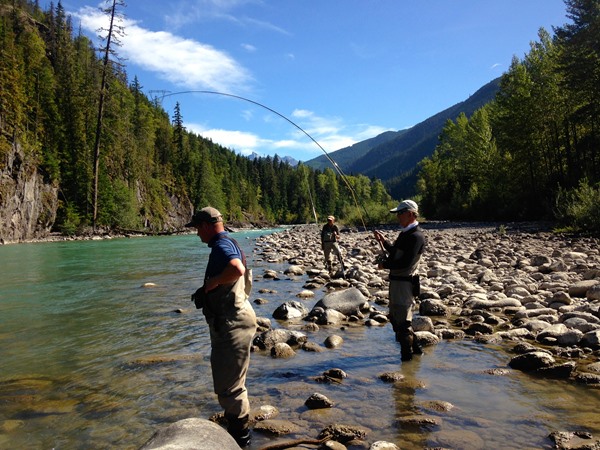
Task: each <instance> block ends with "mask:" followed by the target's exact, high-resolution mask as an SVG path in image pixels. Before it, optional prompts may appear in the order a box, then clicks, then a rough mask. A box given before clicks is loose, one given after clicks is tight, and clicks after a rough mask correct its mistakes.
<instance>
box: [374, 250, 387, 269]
mask: <svg viewBox="0 0 600 450" xmlns="http://www.w3.org/2000/svg"><path fill="white" fill-rule="evenodd" d="M387 259H388V255H387V253H385V252H382V253H380V254H379V255H377V257H376V258H375V262H374V263H375V265H377V266H378V265H379V264H383V263H384V262H386V261H387Z"/></svg>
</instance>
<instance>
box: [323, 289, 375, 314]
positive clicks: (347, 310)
mask: <svg viewBox="0 0 600 450" xmlns="http://www.w3.org/2000/svg"><path fill="white" fill-rule="evenodd" d="M368 306H369V304H368V301H367V299H366V297H365V296H364V295H363V294H362V292H360V291H359V290H358V289H357V288H355V287H351V288H349V289H343V290H340V291H332V292H329V293H328V294H326V295H325V297H323V298H322V299H321V300H319V301H318V302H317V304H316V305H315V306H314V307H313V310H314V309H315V308H323V309H334V310H336V311H338V312H341V313H342V314H344V315H346V316H352V315H360V314H361V310H364V309H366V308H368Z"/></svg>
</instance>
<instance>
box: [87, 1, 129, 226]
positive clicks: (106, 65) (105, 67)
mask: <svg viewBox="0 0 600 450" xmlns="http://www.w3.org/2000/svg"><path fill="white" fill-rule="evenodd" d="M106 1H107V4H109V3H112V5H111V6H110V7H107V8H105V9H103V10H102V11H103V12H104V13H105V14H106V15H107V16H108V17H109V18H110V21H109V26H108V29H104V28H100V29H99V30H98V31H99V33H102V32H105V33H106V35H105V36H102V35H101V36H100V38H101V39H102V40H104V41H106V45H105V46H104V48H102V49H101V50H102V51H103V52H104V58H103V62H102V81H101V83H100V96H99V100H98V118H97V122H96V139H95V142H94V193H93V195H94V198H93V207H94V215H93V219H92V226H93V228H94V231H96V222H97V219H98V178H99V174H100V137H101V134H102V115H103V112H104V99H105V96H106V85H107V77H108V74H109V72H110V70H111V59H110V56H111V55H116V53H115V52H114V50H113V46H115V45H116V46H120V45H121V42H120V41H119V37H121V36H123V35H124V29H123V26H122V25H118V24H117V20H118V19H120V18H121V16H120V15H119V13H118V11H117V7H119V6H120V7H123V8H124V7H125V2H124V1H123V0H106Z"/></svg>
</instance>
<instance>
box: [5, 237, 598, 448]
mask: <svg viewBox="0 0 600 450" xmlns="http://www.w3.org/2000/svg"><path fill="white" fill-rule="evenodd" d="M261 234H265V231H248V232H239V233H236V234H235V237H236V239H237V240H238V241H239V242H240V243H241V244H242V246H243V247H244V248H245V250H246V252H247V254H248V258H249V262H250V265H251V266H252V267H253V269H254V275H255V280H256V281H255V284H254V292H253V294H252V298H251V300H254V299H255V298H257V297H259V296H260V297H262V298H264V299H266V300H268V303H266V304H263V305H255V310H256V312H257V315H259V316H264V317H269V318H270V317H271V314H272V312H273V310H274V309H275V308H276V307H277V306H278V305H279V304H281V303H282V302H283V301H287V300H296V299H297V298H296V297H295V295H296V294H297V293H298V292H300V291H301V290H303V288H302V286H303V284H304V281H305V280H301V279H297V280H289V279H286V278H285V276H283V275H282V276H281V278H282V279H281V280H279V281H275V280H265V279H263V278H262V277H261V276H260V275H261V274H262V272H263V270H264V269H265V268H267V267H268V268H273V269H276V270H279V271H283V269H285V267H286V265H278V264H270V263H266V262H264V261H261V260H260V259H259V258H257V257H256V254H255V253H254V251H253V248H254V246H253V243H254V239H255V238H256V237H258V236H259V235H261ZM207 255H208V249H207V248H206V246H205V245H204V244H202V243H201V242H200V240H199V239H198V238H197V237H196V236H195V235H181V236H165V237H143V238H132V239H127V238H121V239H112V240H102V241H67V242H49V243H35V244H18V245H5V246H0V274H1V281H0V361H1V364H0V367H1V368H0V448H2V449H106V448H118V449H135V448H138V447H139V446H141V445H142V444H143V443H144V442H145V441H146V440H147V439H149V438H150V436H151V435H152V434H153V432H154V431H155V430H156V429H157V428H159V427H161V426H164V425H166V424H168V423H171V422H173V421H176V420H180V419H184V418H187V417H202V418H208V417H209V416H211V415H212V414H214V413H216V412H219V411H220V408H219V405H218V403H217V401H216V397H215V395H214V394H213V393H212V379H211V375H210V364H209V345H210V344H209V338H208V332H207V327H206V324H205V322H204V319H203V317H202V316H201V314H199V312H198V311H197V310H195V309H194V308H193V307H192V306H193V305H192V304H191V302H190V301H189V298H190V294H191V292H193V291H194V290H195V289H196V288H197V287H198V286H200V285H201V284H202V283H201V278H202V275H203V273H204V267H205V262H206V258H207ZM146 283H154V286H152V287H143V286H144V285H145V284H146ZM261 287H264V288H268V289H271V290H272V291H273V292H271V293H266V294H258V289H260V288H261ZM316 294H317V295H316V297H315V299H313V300H302V301H304V302H307V303H308V304H307V306H308V307H309V308H310V307H312V304H314V302H316V301H317V300H319V299H320V298H321V297H322V295H323V291H317V292H316ZM272 321H273V323H274V326H281V325H280V324H277V323H276V322H275V321H274V320H273V319H272ZM332 333H336V334H339V335H341V336H342V337H343V338H344V343H343V345H342V346H341V347H339V348H337V349H333V350H330V349H326V348H325V347H324V346H323V350H324V351H322V352H319V353H314V352H303V351H298V353H297V354H296V356H295V357H294V358H291V359H287V360H281V359H273V358H271V357H270V355H268V354H263V353H255V354H253V355H252V361H251V367H250V371H249V376H248V383H247V385H248V389H249V393H250V397H251V406H252V407H253V408H256V407H258V406H260V405H266V404H269V405H273V406H276V407H277V408H278V409H279V411H280V415H279V417H278V418H280V419H287V420H291V421H293V422H295V423H297V424H299V425H300V426H301V427H302V428H303V430H304V433H303V434H305V435H307V436H310V437H316V435H318V433H319V431H320V430H321V429H323V428H324V427H325V426H326V425H328V424H330V423H333V422H337V423H346V424H356V425H361V426H363V427H366V428H368V429H369V430H370V432H369V435H368V436H367V439H368V440H369V441H371V442H373V441H376V440H388V441H391V442H394V443H396V444H397V445H399V446H400V447H401V448H403V449H421V448H425V447H436V446H440V447H442V446H443V447H448V448H457V449H484V448H487V449H489V448H503V449H507V448H514V449H524V448H532V449H533V448H550V445H551V441H550V440H549V439H548V434H549V433H550V432H552V431H557V430H571V431H573V430H582V431H589V432H591V433H593V434H594V435H595V437H600V414H598V405H600V392H599V391H598V390H594V389H592V388H589V387H584V386H578V385H575V384H573V383H569V382H565V381H556V380H545V379H541V378H538V377H533V376H530V375H528V374H524V373H521V372H518V371H512V370H509V371H508V373H507V374H506V375H500V376H499V375H491V374H490V369H494V368H502V369H508V366H507V362H508V360H509V356H508V355H507V353H506V351H507V348H508V346H507V347H506V348H503V347H502V346H496V347H494V346H487V345H482V344H477V343H474V342H472V341H468V340H463V341H443V342H442V343H440V344H438V345H437V346H435V347H428V348H426V349H425V354H424V355H423V356H420V357H416V358H415V360H413V361H411V362H409V363H401V362H400V354H399V348H398V346H397V344H396V343H395V342H394V340H393V334H392V330H391V327H390V326H389V325H388V326H383V327H372V328H367V327H363V326H360V327H358V326H356V327H347V328H345V329H343V330H340V329H334V330H332V329H326V327H322V328H321V330H320V331H318V332H315V333H310V334H309V339H310V340H311V341H314V342H316V343H319V344H321V345H322V344H323V342H324V340H325V338H326V337H327V336H328V335H329V334H332ZM329 368H340V369H342V370H344V371H345V372H346V373H347V374H348V378H346V379H344V380H343V382H342V383H339V384H320V383H316V382H315V380H314V378H315V377H317V376H319V375H321V374H322V373H323V371H325V370H327V369H329ZM398 370H399V371H401V372H402V373H403V375H404V376H405V377H406V378H405V381H404V382H401V383H396V384H387V383H384V382H382V381H381V380H380V379H379V378H378V375H379V374H381V373H383V372H386V371H398ZM315 392H319V393H322V394H324V395H326V396H327V397H328V398H330V399H331V400H332V401H334V402H335V406H334V407H333V408H331V409H327V410H316V411H310V410H307V408H306V407H305V406H304V402H305V400H306V399H307V398H308V397H309V396H310V395H312V394H313V393H315ZM448 404H451V405H452V408H451V409H449V410H442V409H443V408H441V406H443V405H448ZM413 414H428V415H430V416H433V417H435V418H437V420H438V423H437V425H431V426H430V427H426V428H422V427H419V428H415V427H412V426H410V425H407V424H406V422H405V421H401V420H400V421H399V419H401V418H403V417H404V418H405V417H408V416H411V415H413ZM272 441H273V438H272V437H268V436H264V435H260V434H259V433H256V432H255V433H254V437H253V445H252V447H251V448H255V449H256V448H259V447H260V446H262V445H267V444H269V443H271V442H272Z"/></svg>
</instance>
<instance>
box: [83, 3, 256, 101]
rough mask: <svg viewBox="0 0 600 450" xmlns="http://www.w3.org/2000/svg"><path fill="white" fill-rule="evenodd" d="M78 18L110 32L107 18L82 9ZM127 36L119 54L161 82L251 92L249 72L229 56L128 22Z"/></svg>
mask: <svg viewBox="0 0 600 450" xmlns="http://www.w3.org/2000/svg"><path fill="white" fill-rule="evenodd" d="M77 17H79V19H80V20H81V25H82V27H83V28H84V29H86V30H88V31H90V32H95V30H97V29H99V28H101V27H103V28H107V23H106V22H107V17H106V16H105V15H103V14H102V13H101V12H100V11H98V10H96V9H93V8H89V7H87V8H83V9H81V10H80V11H79V12H78V14H77ZM122 25H123V26H124V28H125V33H126V34H125V36H123V37H121V38H120V40H121V43H122V47H121V48H120V49H119V50H118V53H119V54H120V55H121V56H122V57H124V58H126V59H127V60H128V61H130V62H132V63H133V64H136V65H139V66H140V67H142V68H143V69H145V70H148V71H151V72H154V73H156V74H157V75H158V76H159V77H160V78H162V79H164V80H167V81H169V82H171V83H173V84H175V85H177V86H181V87H185V88H189V89H207V90H215V91H225V92H231V91H234V92H240V91H241V92H244V91H248V90H249V86H250V84H252V82H253V79H252V77H251V75H250V74H249V72H248V71H247V70H246V69H245V68H244V67H242V66H241V65H240V64H238V63H237V62H236V61H235V60H234V59H233V58H231V57H230V56H229V55H227V53H225V52H223V51H220V50H218V49H215V48H214V47H212V46H210V45H207V44H202V43H200V42H198V41H195V40H192V39H184V38H181V37H179V36H176V35H174V34H171V33H169V32H165V31H150V30H147V29H145V28H142V27H140V26H138V25H137V23H136V22H134V21H130V20H125V21H124V22H123V23H122Z"/></svg>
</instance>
